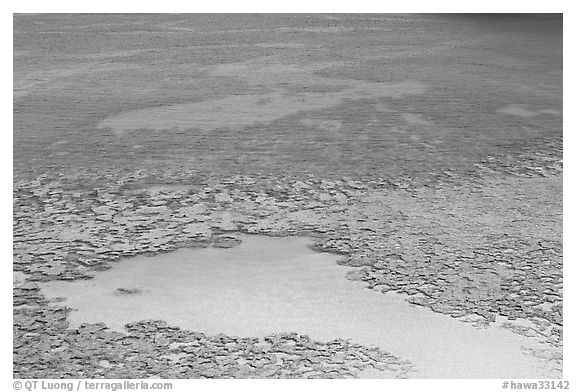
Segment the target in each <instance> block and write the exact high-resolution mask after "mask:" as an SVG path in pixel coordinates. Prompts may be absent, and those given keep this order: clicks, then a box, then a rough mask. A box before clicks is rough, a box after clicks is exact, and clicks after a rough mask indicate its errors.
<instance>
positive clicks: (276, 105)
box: [98, 82, 424, 134]
mask: <svg viewBox="0 0 576 392" xmlns="http://www.w3.org/2000/svg"><path fill="white" fill-rule="evenodd" d="M423 90H424V88H423V86H422V85H421V84H420V83H418V82H404V83H367V82H356V83H355V84H354V87H353V88H346V89H344V90H343V91H336V92H334V91H332V92H320V93H318V92H310V93H298V94H290V93H286V92H283V91H274V92H272V93H269V94H258V95H232V96H229V97H226V98H223V99H217V100H207V101H201V102H192V103H184V104H180V105H170V106H160V107H153V108H148V109H142V110H135V111H131V112H127V113H123V114H120V115H118V116H112V117H109V118H107V119H105V120H103V121H102V122H100V123H99V125H98V128H100V129H105V128H110V129H112V131H114V132H115V133H117V134H122V133H123V132H124V131H130V130H137V129H152V130H172V129H180V130H185V129H199V130H202V131H210V130H213V129H216V128H234V129H240V128H242V127H245V126H249V125H253V124H257V123H262V122H270V121H274V120H277V119H279V118H282V117H285V116H288V115H291V114H295V113H299V112H304V111H317V110H322V109H327V108H331V107H334V106H337V105H339V104H341V103H342V102H344V100H345V99H352V100H354V99H363V98H383V97H401V96H403V95H406V94H419V93H422V92H423Z"/></svg>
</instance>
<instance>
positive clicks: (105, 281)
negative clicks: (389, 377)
mask: <svg viewBox="0 0 576 392" xmlns="http://www.w3.org/2000/svg"><path fill="white" fill-rule="evenodd" d="M242 239H243V242H242V244H241V245H240V246H238V247H236V248H232V249H216V248H206V249H182V250H179V251H176V252H174V253H170V254H164V255H160V256H156V257H139V258H137V259H133V260H125V261H121V262H119V263H118V264H117V265H115V266H114V267H113V268H112V269H111V270H109V271H106V272H102V273H99V274H97V275H96V276H95V278H94V279H91V280H88V281H76V282H73V283H70V282H51V283H49V284H47V285H46V286H45V287H44V288H43V293H44V294H45V295H46V296H47V297H48V298H55V297H63V298H65V299H66V300H65V302H64V304H65V305H67V306H70V307H71V308H73V309H74V310H75V311H73V312H72V313H71V315H70V320H71V323H72V326H73V327H78V326H80V325H81V324H82V323H97V322H105V323H106V325H108V326H110V327H111V328H113V329H115V330H117V331H122V330H123V328H124V325H125V324H127V323H130V322H135V321H139V320H165V321H167V322H168V323H170V324H171V325H177V326H180V327H182V328H186V329H188V330H192V331H200V332H204V333H207V334H208V335H217V334H220V333H224V334H227V335H233V336H257V337H265V336H267V335H270V334H274V333H281V332H293V331H294V332H298V333H300V334H305V335H309V336H310V337H311V338H313V339H318V340H320V341H329V340H332V339H336V338H345V339H350V340H351V341H352V342H354V343H359V344H363V345H366V346H378V347H380V348H381V349H386V350H387V351H390V352H391V353H392V354H394V355H396V356H399V357H401V358H405V359H407V360H409V361H410V362H411V363H412V364H413V365H414V367H415V368H414V370H415V373H414V374H413V375H412V376H413V377H420V378H422V377H433V378H504V377H515V378H531V377H536V376H540V377H547V376H549V374H548V373H547V370H546V361H545V360H543V359H538V358H536V357H534V356H529V355H528V354H527V352H526V351H525V350H527V349H536V350H538V349H543V348H545V346H543V345H540V344H538V343H536V342H534V341H531V340H530V339H528V338H526V337H523V336H519V335H516V334H514V333H512V332H511V331H509V330H505V329H501V328H499V326H498V325H492V326H491V327H490V328H485V329H478V328H475V327H474V326H472V325H471V324H466V323H462V322H460V321H458V320H456V319H453V318H451V317H449V316H445V315H439V314H436V313H434V312H432V311H430V310H428V309H424V308H421V307H417V306H414V305H410V304H409V303H407V302H405V301H404V299H403V298H401V297H397V296H396V295H394V294H386V295H381V294H380V293H376V292H374V291H372V290H366V289H365V288H364V287H363V286H364V285H363V284H361V283H358V282H353V281H349V280H347V279H345V274H346V273H347V272H349V271H354V270H356V268H350V267H342V266H339V265H337V264H336V260H337V259H338V257H337V256H334V255H331V254H328V253H316V252H314V251H312V250H311V249H309V248H308V246H307V245H310V244H311V241H309V240H307V239H305V238H297V237H285V238H270V237H264V236H244V237H243V238H242Z"/></svg>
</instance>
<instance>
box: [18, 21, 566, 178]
mask: <svg viewBox="0 0 576 392" xmlns="http://www.w3.org/2000/svg"><path fill="white" fill-rule="evenodd" d="M383 109H384V110H383ZM561 114H562V18H561V16H558V15H557V16H553V15H552V16H546V15H539V16H538V15H493V16H490V15H409V14H408V15H376V14H373V15H362V14H358V15H337V16H334V15H320V14H314V15H303V14H301V15H249V14H246V15H226V14H222V15H136V14H132V15H66V14H61V15H28V16H24V15H16V16H15V17H14V163H15V165H14V166H15V173H16V174H18V175H20V174H22V173H25V172H28V171H32V172H34V171H45V170H59V171H62V170H64V171H66V170H72V171H75V170H77V169H78V168H82V167H87V168H90V169H98V168H114V169H115V168H118V167H122V168H126V169H127V170H128V169H149V168H150V167H153V168H160V167H169V168H173V167H176V166H184V167H187V168H193V169H197V170H204V171H209V172H211V173H214V174H215V175H219V174H220V175H230V174H236V173H238V172H240V173H242V174H254V173H260V172H268V173H282V174H285V173H286V172H287V171H288V172H290V173H314V174H320V175H323V176H329V175H338V176H341V175H359V174H360V175H364V174H372V173H376V174H378V175H380V176H381V175H392V176H395V175H410V176H413V177H418V178H420V177H421V178H423V179H424V178H426V177H428V176H432V175H433V172H435V171H439V170H444V169H446V168H450V169H453V170H456V171H459V170H462V171H466V170H471V169H473V168H474V164H475V163H477V161H478V159H480V158H483V157H485V156H486V155H487V154H498V153H507V152H508V151H510V150H516V149H517V148H518V146H521V145H522V144H523V143H525V142H527V141H530V140H533V139H535V138H540V137H543V136H555V137H561V133H562V116H561ZM415 119H416V121H414V120H415ZM326 124H329V125H328V127H327V126H326ZM330 124H337V126H336V127H334V126H332V125H330ZM327 128H328V129H327ZM158 130H161V131H162V132H159V131H158Z"/></svg>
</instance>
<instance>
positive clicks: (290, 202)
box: [13, 14, 563, 378]
mask: <svg viewBox="0 0 576 392" xmlns="http://www.w3.org/2000/svg"><path fill="white" fill-rule="evenodd" d="M13 189H14V259H13V261H14V263H13V269H14V271H15V275H14V276H15V278H14V328H13V330H14V377H19V378H22V377H26V378H45V377H50V378H60V377H64V378H82V377H90V378H102V377H106V378H115V377H118V378H145V377H168V378H198V377H202V378H203V377H214V378H221V377H298V378H312V377H358V376H366V375H373V374H374V373H373V372H374V371H376V372H378V373H379V374H380V375H382V373H383V374H384V375H385V376H387V377H418V366H417V363H412V362H411V361H410V360H409V359H408V358H405V357H403V356H401V355H398V351H400V350H399V349H397V348H395V347H393V345H391V346H390V347H378V348H376V347H370V346H368V345H366V344H362V343H358V342H355V341H354V340H353V339H352V340H344V339H335V340H334V339H328V337H326V339H324V340H323V339H320V338H315V337H314V336H307V333H306V332H305V331H293V330H289V331H277V332H275V333H266V334H261V335H260V336H258V335H257V334H254V335H253V336H244V335H234V334H211V333H204V332H202V331H198V330H191V329H186V328H184V327H182V328H180V326H178V325H173V324H170V323H169V322H168V320H164V321H162V320H149V319H145V320H137V321H135V322H131V323H130V324H128V325H127V326H126V327H125V329H120V330H119V329H116V328H108V327H109V326H107V325H106V324H104V323H85V324H75V323H74V322H71V321H70V320H72V319H73V317H72V315H70V312H71V309H69V308H67V306H66V301H56V300H54V299H50V300H48V299H47V298H46V297H45V295H44V292H45V291H43V290H45V289H43V288H44V287H46V286H49V285H54V284H56V283H57V282H55V281H73V280H89V279H92V278H93V277H94V281H96V280H97V277H96V276H97V275H98V274H104V273H113V272H114V266H115V265H117V266H118V268H121V264H116V261H118V260H119V259H124V258H127V257H132V256H136V258H134V259H132V260H133V261H135V260H138V257H141V256H144V255H148V256H150V255H154V254H160V253H167V254H168V252H171V251H174V250H177V249H181V248H199V247H200V248H206V249H207V250H210V249H212V248H225V250H226V251H233V250H234V249H235V248H237V249H241V246H243V244H244V242H243V241H245V240H244V239H245V238H246V237H245V236H246V235H248V234H258V235H265V236H273V237H286V236H292V237H293V236H300V237H307V238H309V241H311V243H312V244H313V247H314V249H316V250H322V251H324V252H328V253H333V254H335V255H338V256H339V257H338V258H337V259H338V261H334V263H338V264H341V265H342V267H341V268H342V269H345V268H347V269H350V267H354V269H353V270H351V271H348V272H347V273H346V277H344V276H343V277H342V280H346V279H348V280H352V281H358V282H361V283H362V288H361V290H371V294H378V295H379V296H382V297H383V298H392V297H394V296H396V297H394V298H402V301H404V302H407V303H410V304H413V305H414V306H417V307H418V308H422V310H423V311H424V310H425V311H427V312H430V313H431V314H433V315H434V317H436V316H437V317H440V316H442V317H447V318H451V319H453V320H457V321H458V322H459V323H462V324H463V325H466V326H470V325H475V328H478V331H479V334H481V333H482V331H485V330H486V328H493V327H494V326H496V325H498V328H504V329H506V330H507V331H512V332H514V334H515V335H517V336H518V339H520V338H522V339H528V340H530V341H531V342H533V343H534V344H537V345H538V346H539V347H541V348H539V349H532V348H529V347H526V349H525V350H524V353H523V354H522V355H524V357H525V358H526V363H538V366H537V367H535V368H534V373H533V378H543V377H546V378H547V377H555V378H558V377H561V376H562V324H563V321H562V320H563V318H562V20H561V18H560V17H556V16H533V15H532V16H529V15H523V16H518V15H508V16H488V15H484V16H482V15H478V16H470V15H448V16H446V15H376V14H371V15H238V16H230V15H156V16H155V15H102V16H99V15H89V16H87V15H30V16H19V15H17V16H15V17H14V188H13ZM246 241H249V240H246ZM241 243H242V245H241ZM192 250H193V249H192ZM168 255H169V254H168ZM126 262H128V261H121V262H120V263H126ZM122 265H123V264H122ZM110 268H111V269H110ZM329 270H330V271H332V269H329ZM104 271H105V272H104ZM342 275H344V273H343V274H342ZM98 276H99V275H98ZM58 284H60V283H58ZM129 294H130V293H129ZM397 296H400V297H397ZM375 301H376V302H377V300H375ZM376 302H375V303H376ZM342 317H344V316H342ZM486 326H489V327H486ZM394 327H395V328H397V325H395V326H394ZM482 328H484V329H482ZM431 335H432V334H431ZM444 348H445V347H444ZM534 361H535V362H534ZM413 362H414V361H413ZM416 362H417V361H416ZM454 377H458V374H454ZM487 377H489V375H487ZM448 378H449V377H448Z"/></svg>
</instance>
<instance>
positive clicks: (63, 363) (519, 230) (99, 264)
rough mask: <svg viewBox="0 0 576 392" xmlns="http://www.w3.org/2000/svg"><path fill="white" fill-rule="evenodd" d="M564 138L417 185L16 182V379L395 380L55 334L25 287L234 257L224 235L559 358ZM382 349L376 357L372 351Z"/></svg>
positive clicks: (150, 338) (63, 328) (123, 175)
mask: <svg viewBox="0 0 576 392" xmlns="http://www.w3.org/2000/svg"><path fill="white" fill-rule="evenodd" d="M561 154H562V141H561V139H558V138H556V139H553V138H551V139H543V140H541V141H540V142H539V143H538V144H532V145H531V146H530V147H526V148H524V149H519V150H518V152H517V153H515V154H513V155H512V154H508V155H502V156H491V157H487V158H486V159H484V160H483V161H481V162H480V163H478V164H477V165H476V169H475V170H474V171H471V172H469V173H461V172H457V173H456V172H454V173H453V172H451V171H449V170H446V171H443V172H439V173H436V175H435V176H433V177H430V178H428V179H427V180H426V181H420V180H418V179H417V178H409V177H396V178H392V177H390V178H382V177H378V178H375V177H373V176H366V177H357V178H353V179H352V178H333V177H331V178H323V177H319V176H314V175H306V174H303V175H295V174H290V175H288V174H287V175H285V176H279V175H274V176H272V175H266V174H262V175H250V176H248V175H237V176H234V177H229V178H224V177H221V176H216V175H214V176H211V175H208V174H206V173H205V172H197V171H193V170H184V169H179V170H164V169H162V170H157V171H148V172H146V173H144V172H138V171H135V172H121V171H118V172H115V171H113V170H108V171H90V170H81V169H78V170H77V171H76V172H74V173H60V174H57V175H52V174H49V173H47V174H44V175H41V176H40V177H38V178H35V179H33V180H30V179H18V178H16V179H15V183H14V264H13V268H14V271H15V273H16V274H18V275H17V276H18V277H19V278H18V280H17V282H15V289H14V376H15V377H23V376H26V377H119V378H124V377H151V376H158V377H176V378H177V377H187V378H188V377H354V376H356V375H357V374H358V372H359V371H361V370H363V369H365V368H367V367H376V368H379V369H381V370H385V371H387V372H389V374H390V376H391V377H406V376H408V375H409V369H410V366H409V364H407V363H406V362H405V361H402V360H401V359H398V358H396V357H394V356H392V355H390V354H388V353H385V352H383V351H381V350H378V349H373V348H366V347H361V346H358V345H354V344H350V343H348V342H345V341H333V342H315V341H312V340H310V339H309V338H307V337H306V336H301V335H296V334H282V335H274V336H269V337H266V338H265V339H256V338H246V337H242V338H240V337H231V336H223V335H220V336H206V335H204V334H201V333H197V332H193V331H184V330H180V329H178V328H175V327H171V326H168V325H165V324H163V323H160V322H158V321H154V322H150V321H148V322H140V323H135V324H130V325H128V326H127V332H126V333H117V332H111V331H109V330H107V329H106V327H105V326H104V325H85V326H83V327H81V328H78V329H69V328H68V323H67V321H66V314H67V310H66V309H64V308H61V307H58V304H57V303H48V302H47V301H46V300H45V298H43V297H42V296H41V295H40V293H39V290H38V286H37V284H38V283H41V282H45V281H49V280H55V279H60V280H62V279H63V280H72V279H90V278H91V276H92V274H93V272H94V271H98V270H103V269H107V268H110V267H111V265H112V264H113V263H114V262H115V261H117V260H118V259H119V258H121V257H128V256H134V255H139V254H155V253H158V252H169V251H171V250H174V249H178V248H182V247H206V246H217V247H234V246H236V245H237V244H238V243H239V241H240V239H239V238H238V236H237V234H238V233H247V234H265V235H271V236H288V235H303V236H309V237H312V238H314V240H315V247H316V248H317V249H318V250H323V251H328V252H333V253H338V254H341V255H344V256H345V257H344V258H343V259H342V261H341V263H342V264H345V265H348V266H354V267H358V269H357V271H353V272H352V273H350V274H349V275H348V278H349V279H354V280H362V281H364V282H366V284H367V287H368V288H369V289H372V290H377V291H380V292H382V293H386V292H389V291H392V292H397V293H403V294H407V295H408V297H407V301H409V302H410V303H413V304H417V305H421V306H425V307H428V308H430V309H432V310H433V311H435V312H440V313H444V314H447V315H450V316H452V317H455V318H459V319H461V320H462V321H464V322H473V323H475V324H476V325H478V326H479V327H481V325H482V324H487V323H492V322H494V321H495V320H496V318H497V317H499V316H501V317H504V318H506V319H507V320H508V322H507V323H506V324H505V325H506V326H507V327H508V328H510V329H511V330H513V331H515V332H517V333H521V334H523V335H526V336H531V337H533V338H534V339H538V340H540V341H543V342H546V343H548V345H549V347H550V351H549V352H546V353H532V355H539V356H543V357H545V358H547V359H549V361H550V363H551V364H553V365H554V366H555V367H556V368H557V369H559V371H561V363H562V354H561V349H562V160H561V156H562V155H561ZM383 349H385V348H383Z"/></svg>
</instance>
